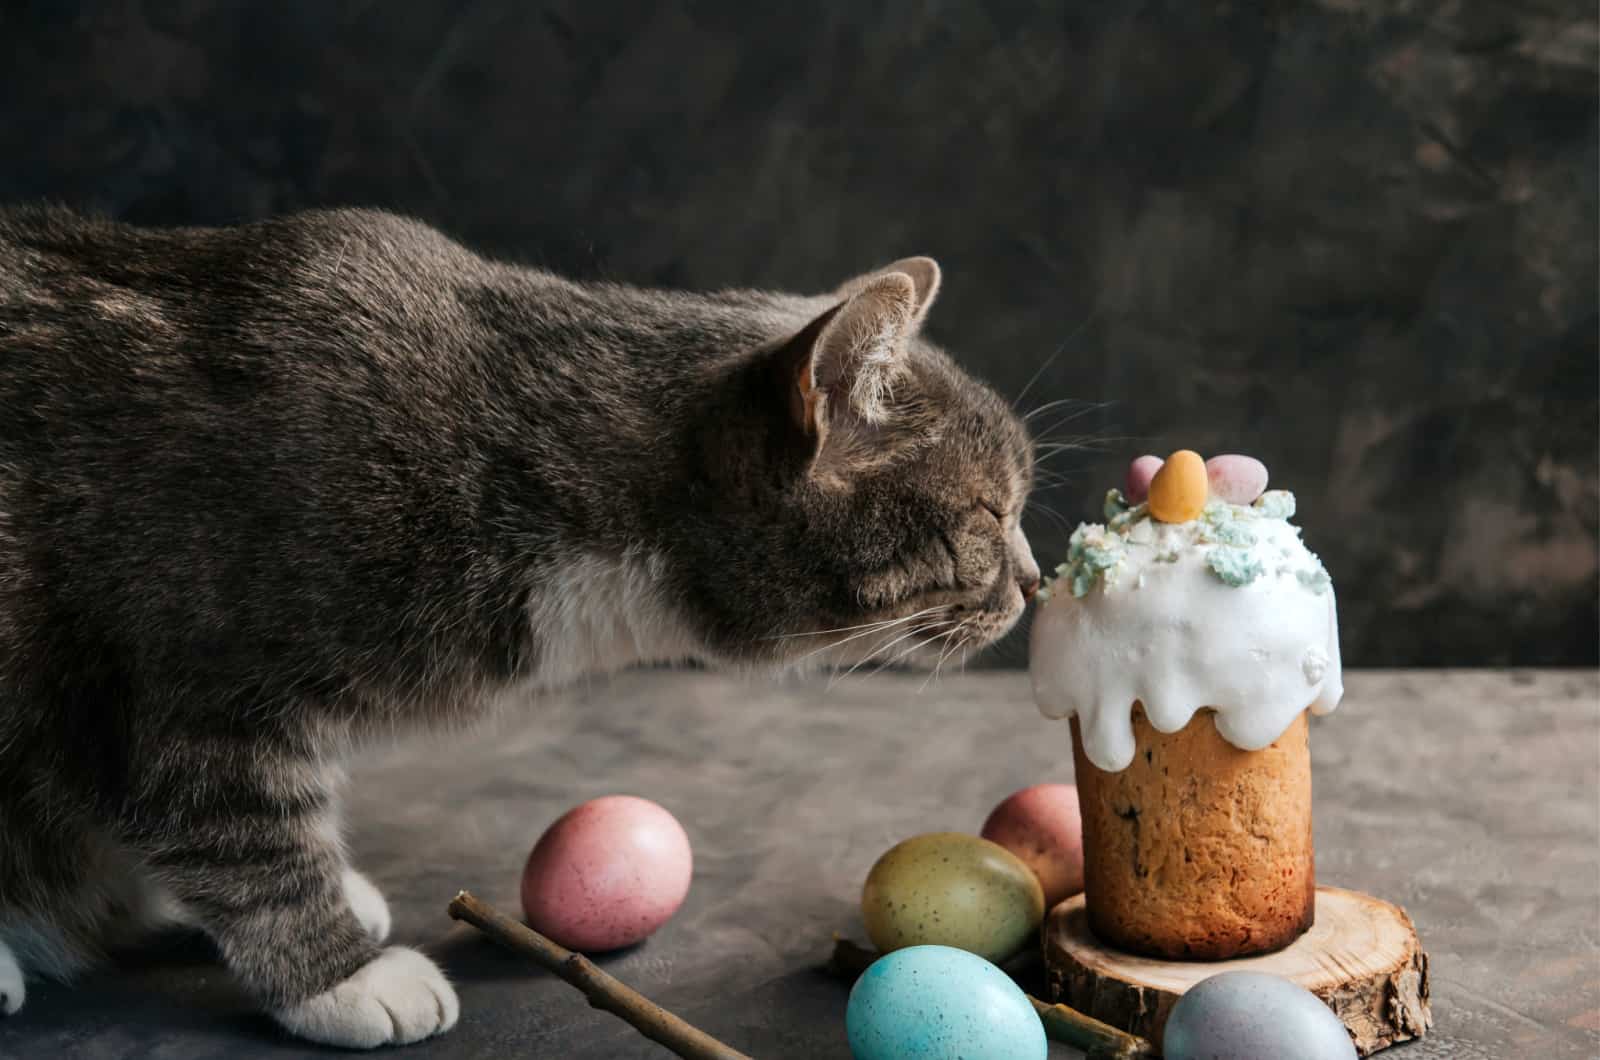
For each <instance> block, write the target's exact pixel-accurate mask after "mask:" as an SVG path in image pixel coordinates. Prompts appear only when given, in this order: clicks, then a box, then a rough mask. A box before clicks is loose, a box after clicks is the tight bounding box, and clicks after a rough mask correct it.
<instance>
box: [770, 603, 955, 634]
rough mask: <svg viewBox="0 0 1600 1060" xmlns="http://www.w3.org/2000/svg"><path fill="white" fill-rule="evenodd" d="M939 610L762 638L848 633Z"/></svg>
mask: <svg viewBox="0 0 1600 1060" xmlns="http://www.w3.org/2000/svg"><path fill="white" fill-rule="evenodd" d="M937 610H939V608H938V607H937V606H935V607H925V608H923V609H922V610H921V611H918V612H917V614H916V615H906V616H905V617H904V618H880V619H877V620H876V621H873V622H862V623H860V624H858V625H854V626H837V627H835V628H833V629H814V630H811V631H810V632H808V633H774V634H773V635H772V636H770V637H762V638H761V639H762V640H789V639H792V638H794V637H820V636H823V635H824V634H827V633H847V632H849V631H850V630H852V629H867V628H868V627H871V626H881V625H884V624H886V623H890V622H904V621H905V620H906V619H907V618H915V617H917V615H925V614H928V613H929V612H930V611H937Z"/></svg>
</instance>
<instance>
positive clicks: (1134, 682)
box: [1030, 494, 1344, 772]
mask: <svg viewBox="0 0 1600 1060" xmlns="http://www.w3.org/2000/svg"><path fill="white" fill-rule="evenodd" d="M1269 498H1272V500H1271V501H1270V502H1269ZM1285 498H1286V500H1285ZM1119 500H1120V498H1116V499H1114V500H1113V501H1112V502H1111V503H1110V504H1108V514H1114V515H1115V517H1114V518H1111V519H1110V524H1109V526H1108V527H1101V526H1099V525H1097V524H1089V525H1086V526H1082V527H1079V532H1078V533H1076V534H1074V535H1073V552H1072V553H1071V554H1070V557H1069V563H1067V564H1063V565H1062V566H1061V567H1060V568H1059V569H1058V573H1059V575H1060V577H1058V578H1057V579H1056V580H1055V581H1054V582H1053V583H1052V585H1051V586H1049V591H1048V592H1047V593H1044V594H1041V595H1043V596H1044V598H1045V602H1043V603H1042V604H1041V605H1040V607H1039V610H1038V613H1037V614H1035V616H1034V620H1033V640H1032V648H1031V661H1030V669H1031V672H1032V676H1033V691H1034V699H1035V701H1036V702H1037V703H1038V705H1039V710H1040V712H1041V713H1043V714H1044V715H1045V716H1046V717H1051V718H1067V717H1071V716H1073V715H1077V716H1078V719H1079V727H1080V730H1079V731H1080V733H1081V735H1082V738H1083V745H1084V753H1085V754H1086V755H1087V756H1088V758H1089V760H1090V761H1091V762H1093V763H1094V764H1095V765H1096V766H1098V767H1099V768H1101V769H1104V770H1107V771H1111V772H1115V771H1117V770H1121V769H1123V768H1125V767H1126V766H1127V765H1128V764H1129V763H1130V762H1131V761H1133V754H1134V739H1133V721H1132V713H1133V704H1134V702H1135V701H1136V700H1137V701H1138V702H1140V703H1142V704H1144V710H1145V715H1146V716H1147V717H1148V718H1149V719H1150V724H1151V725H1153V726H1154V727H1155V728H1156V729H1158V730H1160V731H1161V732H1176V731H1178V730H1179V729H1181V728H1183V727H1184V726H1185V725H1186V724H1188V722H1189V719H1190V718H1191V717H1193V716H1194V713H1195V712H1196V711H1197V710H1199V709H1201V708H1202V707H1211V708H1213V709H1215V710H1216V712H1217V713H1216V725H1217V731H1218V732H1219V733H1220V734H1221V735H1222V737H1223V738H1224V739H1226V740H1227V741H1228V742H1229V743H1231V744H1233V745H1234V746H1236V747H1240V748H1243V749H1244V750H1249V751H1254V750H1259V749H1260V748H1263V747H1265V746H1267V745H1268V744H1270V743H1272V741H1274V740H1276V739H1277V738H1278V737H1279V736H1281V735H1282V734H1283V731H1284V730H1285V729H1287V728H1288V727H1289V724H1290V723H1291V722H1293V721H1294V719H1295V717H1296V716H1297V715H1299V713H1300V712H1301V711H1303V710H1305V709H1306V708H1307V707H1309V708H1310V709H1311V711H1312V712H1313V713H1315V714H1327V713H1329V712H1330V711H1332V710H1333V709H1334V708H1335V707H1337V706H1338V705H1339V700H1340V698H1341V697H1342V696H1343V694H1344V682H1343V677H1342V674H1341V671H1340V665H1339V623H1338V616H1337V613H1336V604H1335V601H1334V593H1333V587H1332V585H1331V584H1330V583H1329V581H1328V578H1327V575H1326V573H1325V572H1324V571H1323V569H1322V564H1321V563H1320V562H1319V561H1318V560H1317V557H1316V556H1315V555H1313V554H1312V553H1311V552H1310V551H1308V550H1307V549H1306V547H1305V545H1304V544H1303V543H1302V542H1301V540H1300V531H1299V529H1298V528H1296V527H1294V526H1293V525H1291V524H1290V523H1289V522H1288V519H1287V518H1286V517H1285V516H1283V515H1282V514H1281V513H1282V512H1283V511H1284V505H1285V504H1287V510H1288V512H1291V513H1292V511H1293V498H1291V497H1288V495H1287V494H1277V495H1274V494H1268V495H1267V496H1266V497H1263V498H1262V501H1260V502H1257V504H1256V505H1255V506H1253V507H1244V506H1238V505H1228V504H1223V503H1221V502H1216V501H1213V502H1212V503H1211V504H1209V505H1207V508H1206V513H1205V514H1204V515H1202V516H1201V517H1200V518H1199V519H1195V520H1193V521H1191V522H1187V523H1178V524H1167V523H1161V522H1157V521H1155V520H1153V519H1151V518H1149V517H1148V515H1147V514H1146V513H1145V512H1144V510H1143V507H1142V506H1141V507H1139V508H1135V509H1133V510H1132V511H1121V510H1120V506H1119V504H1118V503H1117V502H1118V501H1119ZM1263 502H1268V503H1263ZM1214 553H1216V555H1213V554H1214ZM1240 570H1243V571H1244V572H1246V575H1247V576H1243V577H1242V576H1240V574H1239V573H1238V572H1239V571H1240Z"/></svg>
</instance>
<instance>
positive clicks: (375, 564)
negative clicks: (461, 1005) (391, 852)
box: [0, 209, 1038, 1046]
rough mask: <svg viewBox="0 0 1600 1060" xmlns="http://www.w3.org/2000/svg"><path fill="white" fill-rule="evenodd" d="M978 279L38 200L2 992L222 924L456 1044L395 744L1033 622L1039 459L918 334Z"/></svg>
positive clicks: (271, 980)
mask: <svg viewBox="0 0 1600 1060" xmlns="http://www.w3.org/2000/svg"><path fill="white" fill-rule="evenodd" d="M938 288H939V270H938V267H937V266H936V265H935V264H934V263H933V262H932V261H930V260H929V259H927V258H909V259H906V260H905V261H901V262H897V263H895V264H893V265H890V266H888V267H887V268H884V269H881V270H879V271H877V272H874V273H871V274H868V275H865V276H862V277H860V278H858V279H855V280H852V281H850V282H849V283H847V284H845V285H844V286H843V287H841V288H840V289H839V290H838V291H837V292H835V293H832V294H828V295H823V296H819V297H797V296H791V295H785V294H773V293H768V292H763V291H748V290H735V291H724V292H721V293H717V294H679V293H668V292H663V291H654V290H642V289H638V288H633V287H626V286H621V285H617V284H587V285H580V284H576V283H571V282H568V281H566V280H563V279H560V278H558V277H556V276H553V275H550V274H548V273H545V272H539V271H535V270H532V269H528V268H520V267H513V266H509V265H503V264H496V263H493V262H489V261H485V260H483V259H482V258H479V257H477V256H475V255H473V254H472V253H470V252H469V251H467V250H465V249H463V248H462V247H460V246H459V245H457V244H455V243H453V242H451V241H450V240H448V239H446V238H445V237H443V236H442V235H440V234H439V233H437V232H435V231H434V230H432V229H430V228H428V227H426V226H424V225H422V224H418V223H415V222H412V221H408V220H404V219H401V218H398V217H394V216H390V215H387V214H383V213H376V212H367V211H334V212H320V213H308V214H302V215H298V216H293V217H288V218H284V219H280V220H274V221H268V222H265V223H261V224H252V225H246V226H242V227H236V228H224V229H198V228H189V229H171V230H144V229H139V228H133V227H128V226H125V225H119V224H114V223H109V222H105V221H100V220H90V219H85V218H83V217H80V216H77V215H74V214H72V213H69V212H65V211H61V210H53V209H22V210H13V211H0V1009H3V1010H4V1011H5V1012H7V1013H10V1012H14V1011H16V1010H17V1009H18V1008H19V1007H20V1006H21V1004H22V1001H23V996H24V972H27V973H29V974H41V975H46V976H52V977H62V978H64V977H70V976H71V975H72V974H73V973H74V972H75V971H77V970H78V969H81V968H83V967H85V966H86V965H87V964H89V963H90V962H92V961H93V960H94V959H95V958H96V957H97V956H98V955H100V954H102V953H103V952H104V951H105V948H106V947H107V946H108V945H111V944H112V943H114V942H118V943H120V942H122V941H125V940H127V939H128V938H130V937H134V936H136V935H137V934H138V933H139V932H141V931H144V930H147V929H151V928H156V927H160V926H162V925H168V924H183V925H188V926H193V927H198V928H200V929H202V930H204V931H205V932H206V933H207V934H208V935H209V936H210V937H211V938H212V939H213V940H214V941H215V943H216V945H217V947H218V949H219V951H220V953H221V956H222V959H223V960H224V961H225V962H226V963H227V965H228V967H229V968H230V969H231V970H232V972H233V973H234V974H235V975H236V976H237V977H238V979H239V981H240V982H242V983H243V985H244V986H245V987H246V988H247V989H248V990H250V991H251V992H252V993H253V994H254V995H255V996H256V997H257V998H259V999H260V1001H261V1003H262V1004H263V1005H264V1006H266V1008H267V1009H268V1010H269V1011H270V1012H271V1013H272V1015H273V1016H274V1017H275V1018H276V1019H277V1021H278V1022H279V1023H280V1024H282V1025H283V1026H284V1027H286V1028H288V1029H289V1030H290V1031H292V1032H294V1033H297V1034H300V1035H303V1036H305V1037H307V1038H310V1039H314V1040H317V1041H321V1042H328V1043H334V1044H339V1045H346V1046H374V1045H378V1044H382V1043H385V1042H408V1041H414V1040H416V1039H419V1038H423V1037H426V1036H428V1035H430V1034H434V1033H437V1032H440V1031H443V1030H445V1029H448V1028H449V1027H450V1026H451V1025H452V1024H453V1023H454V1022H455V1020H456V1015H457V1002H456V997H455V993H454V991H453V990H452V988H451V987H450V984H449V983H448V982H447V981H446V980H445V978H444V976H443V975H441V973H440V972H439V969H438V968H437V967H435V966H434V964H433V963H432V962H431V961H429V960H428V958H426V957H424V956H423V955H422V954H420V953H418V952H416V951H414V950H409V949H405V948H401V947H389V948H384V946H383V941H384V937H385V935H386V934H387V932H388V928H389V914H388V910H387V908H386V906H385V904H384V901H383V898H382V896H381V895H380V894H379V893H378V892H377V890H376V889H375V888H374V887H373V886H372V884H371V883H369V882H368V881H367V880H366V879H365V878H364V877H362V876H361V875H360V874H359V873H358V872H356V870H355V869H354V868H353V867H352V866H351V865H350V864H349V862H348V861H347V860H346V857H345V852H344V847H343V845H342V842H341V838H340V824H339V788H340V780H341V775H342V774H341V768H340V762H341V760H342V759H343V758H344V757H345V756H346V754H347V753H348V752H349V750H350V749H351V748H352V747H354V746H357V745H359V744H360V743H361V742H362V740H363V739H364V738H366V737H367V736H369V735H370V734H373V733H375V732H383V733H389V732H391V731H393V730H394V729H396V728H397V727H400V726H435V727H439V726H450V725H452V724H456V723H460V722H463V721H465V720H468V719H472V718H475V717H478V716H481V715H482V714H484V713H485V712H487V711H490V710H493V709H495V708H496V707H497V705H501V704H506V703H510V702H513V701H517V702H520V701H524V700H527V699H529V698H530V696H531V695H532V694H533V693H534V692H536V691H537V690H540V689H548V688H554V687H557V686H560V685H562V684H564V683H566V682H569V681H571V680H572V679H573V678H575V677H579V676H581V675H584V674H591V673H597V672H603V671H608V670H613V669H616V668H618V667H623V666H626V665H629V664H632V663H637V662H645V661H674V660H687V659H698V660H704V661H708V662H712V663H719V664H731V665H733V666H736V667H745V668H763V669H777V668H783V667H786V666H789V665H792V664H794V663H795V662H796V661H797V660H800V659H802V658H805V657H807V656H809V657H810V659H811V660H816V661H825V662H830V663H838V662H841V661H842V662H850V661H859V660H860V659H862V658H864V657H866V656H869V655H872V654H873V653H875V652H876V653H881V655H882V657H885V658H894V657H896V656H898V657H900V658H902V659H904V660H915V659H921V660H928V659H932V658H934V657H936V656H937V655H938V653H940V652H944V653H947V654H948V653H949V652H951V651H953V650H955V649H956V648H957V647H958V646H961V647H965V646H981V645H983V644H985V643H987V642H989V641H992V640H993V639H995V638H996V637H998V636H1000V635H1001V634H1002V633H1004V632H1005V631H1006V630H1007V629H1009V628H1010V627H1011V625H1012V624H1013V623H1014V622H1015V621H1016V619H1017V617H1018V615H1019V614H1020V613H1021V611H1022V608H1023V606H1024V601H1025V599H1026V598H1027V597H1028V596H1030V595H1031V594H1032V592H1033V590H1034V588H1035V587H1036V586H1037V584H1038V570H1037V568H1036V567H1035V566H1034V562H1033V560H1032V558H1031V556H1030V554H1029V550H1028V547H1027V543H1026V541H1025V540H1024V539H1023V536H1022V533H1021V531H1020V529H1019V527H1018V517H1019V514H1020V510H1021V508H1022V505H1023V501H1024V498H1025V496H1026V494H1027V491H1028V488H1029V485H1030V478H1031V446H1030V443H1029V440H1028V438H1027V436H1026V434H1025V432H1024V429H1023V427H1022V425H1021V424H1020V423H1019V422H1018V420H1017V418H1016V417H1015V416H1013V415H1012V413H1011V411H1010V409H1009V408H1008V407H1007V405H1006V404H1005V402H1003V401H1002V400H1000V399H999V398H998V397H997V396H996V395H995V394H994V393H993V392H992V391H991V390H989V389H987V388H986V387H984V386H983V385H981V384H979V383H977V382H974V381H973V380H972V379H970V378H969V377H967V376H966V375H964V374H963V373H962V372H961V370H960V369H958V368H957V367H956V366H955V364H954V363H952V361H951V360H950V359H949V357H947V356H946V355H945V354H944V353H942V352H940V351H939V350H938V349H936V348H935V347H933V346H932V345H930V344H928V343H927V342H926V341H924V340H922V339H921V338H919V337H918V328H919V325H920V324H921V322H922V319H923V316H924V314H925V313H926V312H927V311H928V307H929V304H930V303H931V302H932V301H933V299H934V295H935V294H936V293H937V291H938ZM869 624H870V625H869ZM902 638H904V639H902ZM819 647H825V648H826V650H823V651H820V652H819V651H816V649H818V648H819Z"/></svg>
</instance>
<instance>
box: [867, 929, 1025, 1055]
mask: <svg viewBox="0 0 1600 1060" xmlns="http://www.w3.org/2000/svg"><path fill="white" fill-rule="evenodd" d="M844 1023H845V1032H846V1033H847V1034H848V1035H849V1037H850V1055H851V1056H853V1057H855V1060H908V1058H911V1057H916V1058H918V1060H1045V1054H1046V1051H1047V1049H1048V1046H1047V1044H1046V1042H1045V1037H1044V1024H1042V1023H1040V1022H1039V1016H1038V1013H1036V1012H1034V1011H1033V1005H1032V1004H1031V1003H1029V1001H1028V998H1027V995H1026V994H1024V993H1023V992H1022V989H1021V988H1020V987H1019V986H1017V984H1016V983H1014V982H1012V980H1011V977H1010V976H1008V975H1006V973H1004V972H1002V971H1001V970H1000V969H998V968H996V967H995V966H994V965H992V964H990V963H989V962H988V961H986V960H984V959H983V958H982V957H979V956H977V955H976V954H972V953H968V952H967V951H966V950H958V949H955V948H954V947H951V946H908V947H907V948H905V949H903V950H896V951H895V952H893V953H891V954H888V955H887V956H884V957H880V958H878V959H877V960H876V961H874V962H873V963H872V966H871V967H870V968H868V969H867V970H866V971H865V972H863V973H862V974H861V978H860V979H857V980H856V985H855V988H854V989H853V990H851V991H850V1004H849V1007H848V1008H846V1009H845V1016H844Z"/></svg>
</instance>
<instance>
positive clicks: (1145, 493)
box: [1122, 455, 1166, 504]
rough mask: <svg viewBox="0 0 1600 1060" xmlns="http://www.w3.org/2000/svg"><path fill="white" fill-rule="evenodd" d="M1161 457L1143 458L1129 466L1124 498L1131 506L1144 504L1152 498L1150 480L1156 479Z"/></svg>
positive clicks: (1124, 485)
mask: <svg viewBox="0 0 1600 1060" xmlns="http://www.w3.org/2000/svg"><path fill="white" fill-rule="evenodd" d="M1164 463H1166V461H1165V460H1162V459H1161V458H1160V457H1159V456H1148V455H1147V456H1141V457H1139V458H1138V459H1136V460H1134V462H1133V463H1131V464H1129V465H1128V476H1127V478H1126V479H1125V480H1124V481H1123V486H1122V496H1123V499H1124V500H1126V501H1127V502H1128V503H1129V504H1143V503H1144V502H1145V501H1146V500H1148V499H1149V497H1150V480H1151V479H1153V478H1155V477H1156V472H1157V471H1160V470H1161V465H1162V464H1164Z"/></svg>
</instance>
